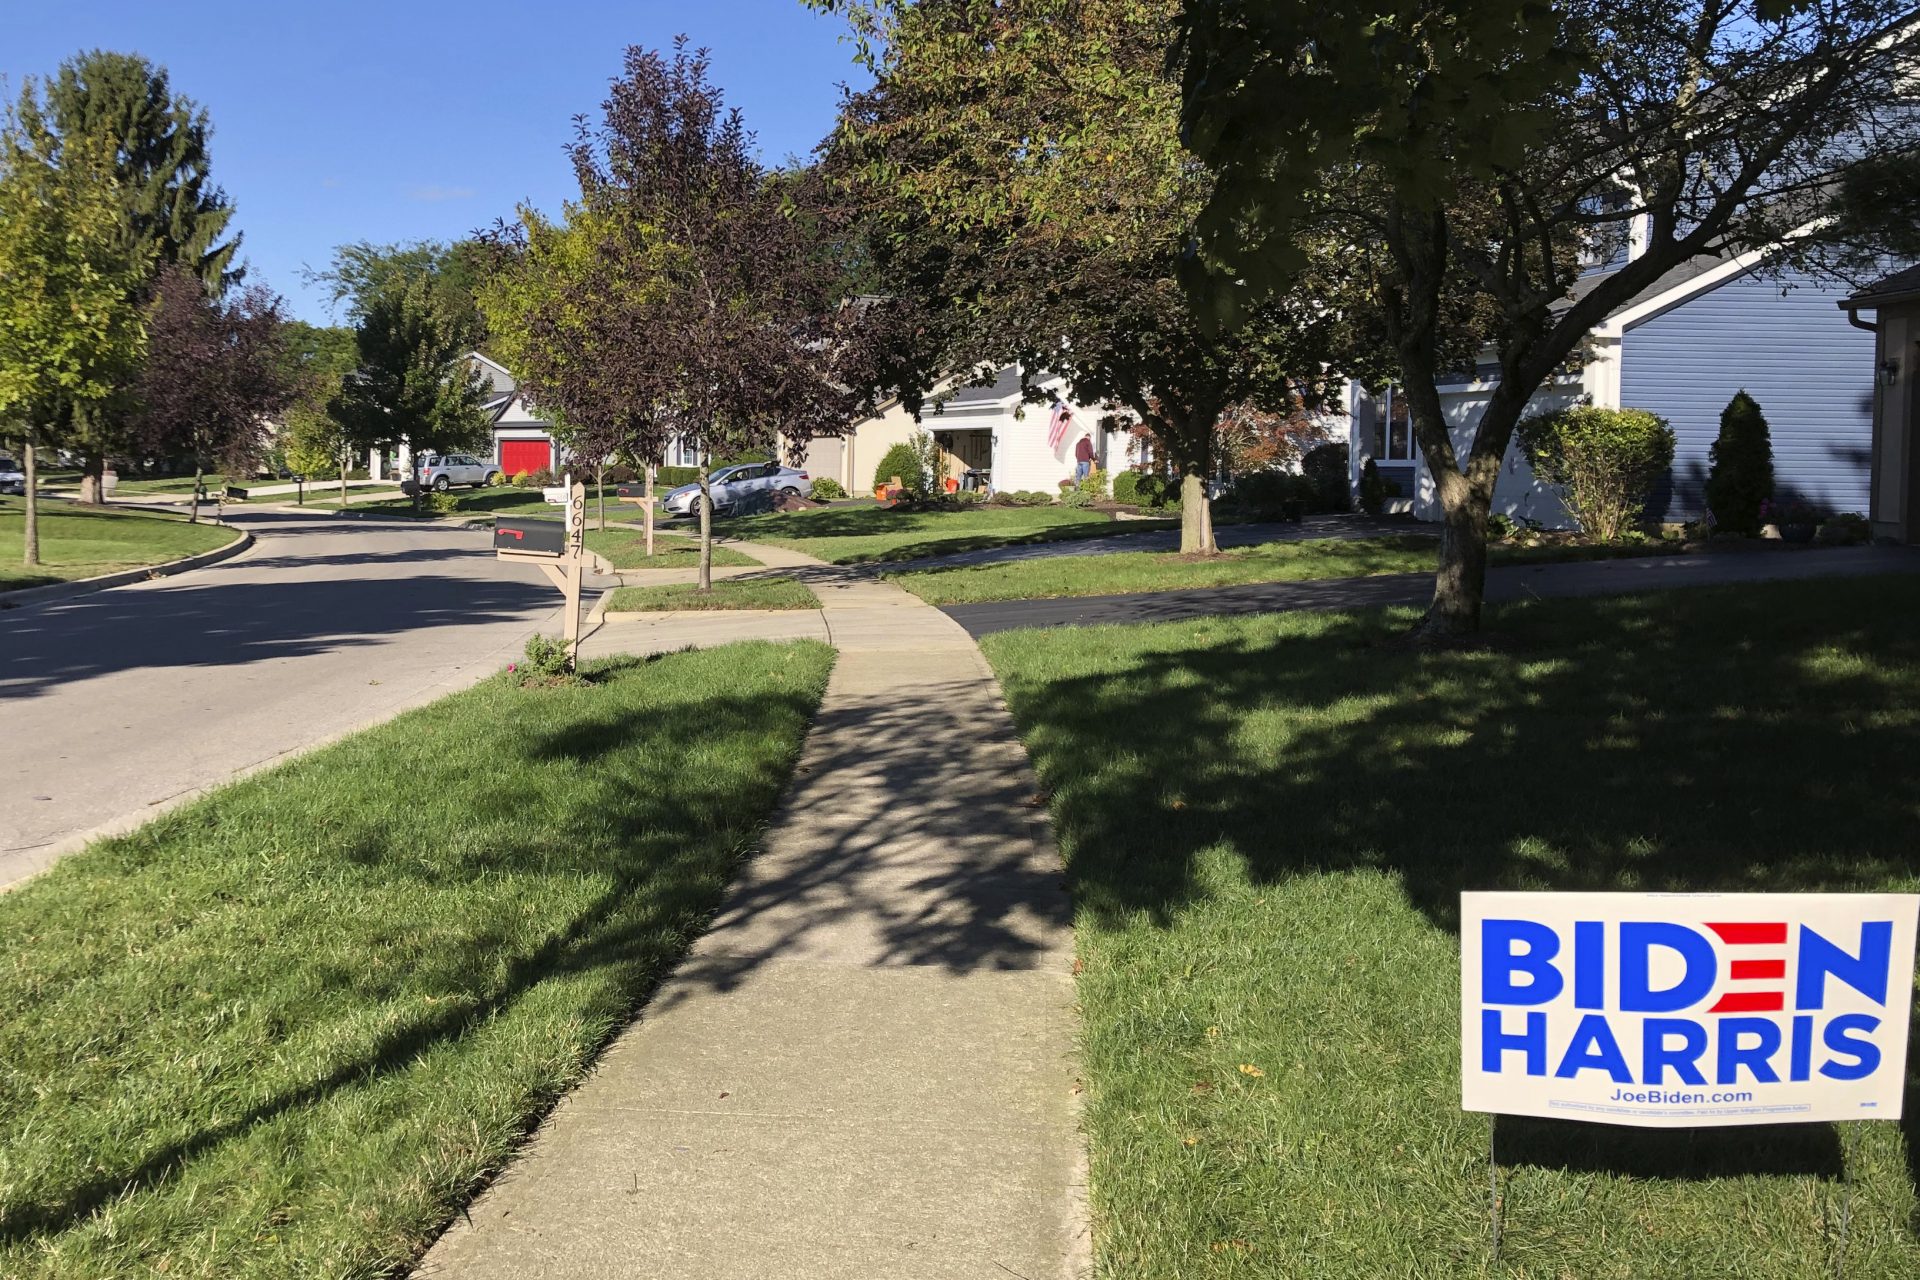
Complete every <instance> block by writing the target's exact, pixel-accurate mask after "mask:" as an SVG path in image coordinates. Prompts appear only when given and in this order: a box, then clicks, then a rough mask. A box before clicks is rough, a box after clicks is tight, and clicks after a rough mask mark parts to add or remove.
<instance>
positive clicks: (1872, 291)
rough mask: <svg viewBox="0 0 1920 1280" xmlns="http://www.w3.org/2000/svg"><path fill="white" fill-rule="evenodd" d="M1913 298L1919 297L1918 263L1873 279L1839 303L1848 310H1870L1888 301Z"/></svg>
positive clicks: (1919, 269) (1919, 268) (1908, 300)
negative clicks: (1870, 282)
mask: <svg viewBox="0 0 1920 1280" xmlns="http://www.w3.org/2000/svg"><path fill="white" fill-rule="evenodd" d="M1915 299H1920V264H1915V265H1914V266H1911V267H1908V268H1907V269H1906V270H1905V271H1896V272H1894V273H1893V274H1892V275H1890V276H1886V277H1884V278H1882V279H1879V280H1875V281H1874V282H1873V283H1872V284H1870V285H1868V286H1867V287H1866V288H1864V289H1862V290H1861V291H1860V292H1858V293H1856V294H1854V295H1853V296H1852V297H1851V298H1848V299H1846V300H1845V301H1843V302H1842V303H1841V304H1840V305H1841V306H1842V307H1845V308H1847V309H1849V310H1852V309H1854V308H1865V309H1868V310H1871V309H1873V308H1875V307H1880V306H1884V305H1886V304H1888V303H1892V302H1912V301H1914V300H1915Z"/></svg>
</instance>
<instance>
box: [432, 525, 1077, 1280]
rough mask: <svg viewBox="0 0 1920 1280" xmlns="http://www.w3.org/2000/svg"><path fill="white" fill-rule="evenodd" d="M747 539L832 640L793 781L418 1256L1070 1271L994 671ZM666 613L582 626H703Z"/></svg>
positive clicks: (1061, 995) (1056, 1096) (612, 635)
mask: <svg viewBox="0 0 1920 1280" xmlns="http://www.w3.org/2000/svg"><path fill="white" fill-rule="evenodd" d="M743 549H744V550H747V551H748V553H749V554H752V555H754V556H755V557H756V558H762V559H763V560H764V561H765V562H766V563H767V564H768V565H769V567H771V568H792V567H799V566H800V565H801V564H803V563H804V564H805V565H806V566H807V567H808V568H809V569H810V572H809V574H808V577H809V581H810V584H811V585H812V586H813V588H814V590H815V592H816V593H818V594H819V596H820V597H821V602H822V608H821V609H820V610H819V611H818V612H817V613H814V612H811V611H805V612H802V613H800V614H799V616H800V617H802V618H815V619H818V623H819V625H820V626H821V628H822V629H823V630H824V633H825V634H826V635H827V636H828V637H829V638H830V639H831V642H832V643H833V644H835V645H836V646H837V647H838V648H839V654H840V656H839V659H838V662H837V664H836V666H835V668H834V673H833V677H832V681H831V683H830V685H829V688H828V691H827V696H826V701H825V702H824V704H823V705H822V707H821V711H820V715H819V718H818V720H817V722H816V724H815V726H814V729H813V732H812V734H811V736H810V737H809V738H808V741H807V746H806V749H805V751H804V754H803V756H802V759H801V761H800V764H799V766H798V769H797V771H796V774H795V778H794V782H793V784H792V786H791V787H790V788H789V791H788V793H787V796H786V798H785V800H784V802H783V805H782V808H781V810H780V811H779V812H778V813H777V814H776V816H775V819H774V822H773V825H772V827H771V829H770V830H769V831H768V833H767V836H766V840H765V844H764V849H763V851H762V852H761V853H760V854H759V855H758V856H756V857H754V858H753V859H752V860H751V861H750V862H749V863H748V864H747V865H746V867H745V869H744V870H743V872H742V874H741V877H740V879H739V881H738V882H737V883H736V885H735V886H734V888H733V890H732V891H731V893H730V895H729V897H728V898H727V900H726V902H725V904H724V905H723V907H722V910H721V913H720V915H719V917H718V918H717V919H716V921H715V923H714V925H713V928H712V929H711V930H710V931H709V932H708V933H707V934H706V935H705V937H703V938H702V939H701V940H700V942H699V943H697V944H696V946H695V948H694V950H693V953H692V954H691V955H690V956H689V958H688V959H687V961H686V962H685V963H684V964H683V965H682V966H681V968H680V969H679V971H678V972H677V973H675V974H674V976H673V977H672V978H670V979H669V980H668V981H667V982H666V983H665V984H664V985H663V986H662V988H661V989H660V991H658V992H657V993H656V994H655V995H654V997H653V999H652V1001H651V1002H650V1003H649V1004H648V1005H647V1006H646V1008H645V1009H644V1010H643V1011H642V1013H641V1015H640V1018H639V1021H637V1022H636V1023H635V1024H634V1025H633V1026H631V1027H630V1028H628V1029H627V1031H626V1032H624V1033H623V1034H622V1035H621V1036H620V1037H619V1038H618V1039H617V1040H616V1041H615V1043H614V1044H613V1046H612V1047H611V1048H610V1049H609V1050H608V1051H607V1053H606V1054H605V1056H604V1057H603V1058H602V1060H601V1061H600V1063H599V1064H598V1065H597V1066H596V1067H595V1069H594V1071H593V1073H592V1074H591V1075H590V1076H589V1078H588V1079H587V1080H586V1081H585V1082H584V1083H583V1084H582V1085H581V1086H580V1088H578V1089H577V1090H575V1091H574V1093H573V1094H571V1095H570V1096H569V1097H568V1098H567V1099H565V1100H564V1101H562V1102H561V1103H560V1105H559V1106H558V1107H557V1108H556V1109H555V1111H554V1113H553V1115H552V1116H551V1117H550V1118H549V1119H548V1121H547V1122H546V1123H545V1124H544V1125H543V1126H542V1128H541V1130H540V1132H539V1133H538V1134H537V1135H536V1137H535V1139H534V1141H533V1143H532V1145H531V1147H530V1149H529V1150H528V1151H527V1152H525V1153H524V1155H523V1157H522V1158H521V1159H520V1160H519V1161H517V1162H516V1163H515V1164H514V1165H513V1166H512V1167H511V1168H509V1169H508V1170H507V1172H506V1173H505V1174H504V1175H503V1176H502V1177H501V1179H500V1181H499V1182H498V1183H497V1184H496V1185H495V1186H494V1187H493V1188H491V1189H490V1190H489V1191H488V1192H487V1193H486V1194H485V1195H484V1196H482V1197H481V1199H480V1200H479V1201H478V1203H476V1204H475V1205H474V1206H473V1208H472V1210H471V1213H470V1216H468V1217H467V1218H464V1219H462V1220H461V1221H459V1222H457V1223H456V1224H455V1225H454V1227H453V1228H452V1229H451V1230H449V1231H448V1233H447V1234H446V1235H445V1236H444V1237H443V1238H442V1239H441V1240H440V1242H439V1243H438V1244H437V1245H436V1246H435V1247H434V1248H433V1250H432V1251H431V1252H430V1253H429V1254H428V1256H427V1258H426V1260H425V1262H424V1263H423V1266H422V1274H424V1275H429V1276H461V1277H465V1276H473V1277H506V1276H543V1277H573V1276H579V1277H585V1276H594V1277H602V1276H636V1277H640V1276H645V1277H675V1278H679V1277H685V1278H686V1280H694V1278H695V1277H699V1278H700V1280H732V1278H734V1277H739V1278H741V1280H745V1278H746V1277H755V1278H756V1280H758V1278H761V1277H806V1278H807V1280H815V1278H818V1280H829V1278H833V1277H846V1278H848V1280H855V1278H864V1277H873V1278H875V1280H878V1278H880V1277H888V1278H894V1277H911V1278H913V1280H945V1278H947V1277H953V1278H955V1280H958V1278H960V1277H967V1278H969V1280H971V1278H976V1277H977V1278H979V1280H1004V1278H1005V1277H1007V1276H1009V1275H1016V1276H1023V1277H1027V1278H1028V1280H1042V1278H1043V1277H1044V1278H1046V1280H1068V1278H1070V1277H1077V1276H1079V1275H1081V1274H1083V1273H1084V1272H1085V1270H1086V1269H1087V1268H1088V1266H1089V1265H1090V1257H1089V1248H1088V1238H1087V1227H1086V1217H1085V1209H1084V1205H1083V1202H1082V1199H1081V1193H1082V1189H1083V1183H1084V1171H1083V1164H1082V1159H1081V1152H1082V1145H1081V1140H1080V1135H1079V1131H1078V1126H1077V1118H1076V1113H1075V1104H1074V1096H1073V1095H1074V1088H1075V1080H1074V1070H1075V1067H1074V1060H1073V1038H1074V1026H1075V1024H1074V1017H1073V978H1072V963H1073V939H1072V933H1071V930H1070V928H1069V917H1068V901H1067V896H1066V893H1065V890H1064V885H1063V880H1062V873H1061V869H1060V865H1059V856H1058V853H1057V851H1056V850H1055V849H1054V847H1053V845H1052V842H1051V839H1050V836H1049V834H1048V831H1047V827H1046V821H1045V812H1044V810H1042V809H1041V808H1039V807H1037V805H1036V804H1035V803H1034V796H1035V793H1036V791H1037V784H1036V782H1035V780H1034V778H1033V776H1032V773H1031V771H1030V768H1029V765H1028V762H1027V759H1026V754H1025V752H1024V750H1023V749H1022V747H1021V746H1020V744H1019V741H1018V740H1017V738H1016V737H1015V736H1014V732H1013V725H1012V722H1011V720H1010V718H1009V717H1008V715H1007V712H1006V709H1005V706H1004V704H1003V702H1002V700H1001V695H1000V690H999V687H998V685H997V683H996V682H995V680H994V678H993V675H992V673H991V671H990V670H989V669H988V667H987V665H986V663H985V661H984V659H982V658H981V656H980V653H979V650H978V649H977V648H976V647H975V646H974V644H973V642H972V641H971V640H970V639H969V638H968V637H967V635H966V633H965V632H964V631H962V630H961V629H960V628H959V627H958V626H956V625H955V624H954V623H953V622H952V621H951V620H949V619H948V618H946V617H945V616H944V615H942V614H941V613H940V612H938V611H937V610H935V609H932V608H930V607H928V606H926V605H924V604H922V603H921V602H920V601H918V600H917V599H915V598H914V597H912V596H909V595H907V594H906V593H905V592H903V591H901V590H899V589H898V588H895V587H892V586H889V585H887V584H885V583H879V582H873V581H870V580H865V579H863V578H862V577H860V576H859V575H856V574H853V573H848V572H844V571H837V570H828V569H825V568H824V567H814V563H813V562H808V561H806V558H805V557H796V556H795V554H794V553H792V552H781V551H778V550H777V549H775V548H761V547H746V548H743ZM691 625H692V626H698V625H710V624H709V623H708V620H707V619H699V620H697V621H696V622H694V623H692V624H691ZM671 633H672V628H671V627H670V626H666V625H660V626H655V627H652V628H650V629H645V630H642V629H637V628H636V626H635V624H616V625H614V626H610V627H608V628H605V629H604V630H603V631H602V632H601V633H599V634H598V635H596V636H595V637H594V639H593V641H592V642H591V644H590V648H592V649H593V650H594V651H596V652H607V651H612V650H613V649H615V648H617V647H619V646H620V645H622V644H625V643H633V644H636V645H641V646H644V647H648V648H653V647H660V646H664V645H670V646H671V647H679V645H680V644H685V643H689V642H699V637H698V636H696V635H694V634H693V633H692V631H691V630H688V631H686V632H684V633H683V635H684V637H685V638H682V639H680V640H679V642H678V643H674V640H675V637H674V636H673V635H672V634H671Z"/></svg>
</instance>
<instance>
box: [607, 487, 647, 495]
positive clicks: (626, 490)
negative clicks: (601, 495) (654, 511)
mask: <svg viewBox="0 0 1920 1280" xmlns="http://www.w3.org/2000/svg"><path fill="white" fill-rule="evenodd" d="M613 496H614V497H616V498H644V497H646V496H647V486H645V485H644V484H619V485H615V486H614V487H613Z"/></svg>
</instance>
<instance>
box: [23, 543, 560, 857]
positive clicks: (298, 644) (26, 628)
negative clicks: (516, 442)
mask: <svg viewBox="0 0 1920 1280" xmlns="http://www.w3.org/2000/svg"><path fill="white" fill-rule="evenodd" d="M231 523H233V524H235V525H236V526H239V527H242V528H245V529H247V530H248V531H250V532H251V533H253V535H254V536H255V538H256V539H257V542H256V545H255V546H254V547H253V548H252V549H251V550H249V551H247V552H245V553H244V554H242V555H240V556H238V557H236V558H234V559H232V560H229V561H226V562H225V563H222V564H219V565H216V566H214V567H212V568H209V569H202V570H198V571H195V572H191V573H186V574H182V575H180V576H179V577H175V578H167V579H162V580H159V581H155V582H149V583H141V584H139V585H137V586H132V587H122V588H119V589H116V590H112V591H103V592H99V593H97V594H94V595H90V596H82V597H78V598H75V599H72V600H66V601H61V602H58V603H53V604H46V605H40V606H27V607H23V608H20V609H17V610H7V609H4V608H0V725H4V726H5V729H6V732H5V741H6V746H7V750H6V753H5V757H4V759H0V885H4V884H6V883H9V882H11V881H14V880H17V879H19V878H21V877H22V876H25V875H28V874H31V873H32V872H34V871H36V870H38V869H39V868H40V867H42V866H45V865H46V864H47V863H49V862H51V861H52V860H53V859H54V858H55V857H58V856H59V855H60V854H61V853H64V852H66V851H67V850H68V849H69V848H70V847H75V846H77V845H78V844H80V843H83V842H84V838H85V836H86V835H87V834H88V833H99V832H100V831H101V830H102V829H120V828H122V827H128V826H132V825H136V824H137V823H138V822H139V821H141V820H143V819H144V818H146V817H149V816H151V815H152V814H154V813H156V812H158V811H159V810H160V809H161V808H162V807H164V806H166V805H167V804H169V803H170V802H173V801H176V800H178V799H180V798H182V797H184V796H186V795H189V794H191V793H193V792H195V791H198V790H199V789H201V788H204V787H207V786H209V785H212V784H214V783H218V782H221V781H224V780H226V779H228V778H231V777H233V776H234V775H235V774H236V773H239V772H242V771H245V770H248V769H252V768H254V767H257V766H259V765H262V764H265V763H268V762H271V761H273V760H275V759H277V758H278V757H281V756H283V755H286V754H287V753H289V752H293V751H298V750H301V749H302V748H305V747H309V746H312V745H314V744H316V743H319V742H322V741H325V740H327V739H329V738H332V737H335V736H338V735H339V734H341V733H344V732H346V731H348V730H351V729H354V728H359V727H361V726H364V725H366V724H369V723H372V722H375V721H378V720H381V719H384V718H386V717H387V716H389V715H392V714H393V713H394V712H395V711H397V710H400V709H402V708H404V707H408V706H413V705H415V704H418V703H421V702H425V701H427V700H429V699H431V698H433V697H435V696H437V695H439V694H441V693H444V692H447V691H449V690H451V689H455V688H458V687H461V686H463V685H465V684H468V683H470V682H472V681H473V680H475V679H477V678H479V677H480V676H481V675H484V674H485V673H487V672H488V671H491V670H494V669H496V668H497V667H499V666H501V665H504V663H505V662H506V661H507V660H508V659H509V657H510V656H512V655H513V654H514V653H515V652H516V651H517V650H518V649H519V648H520V646H521V645H522V644H524V642H525V638H526V636H527V635H528V634H530V633H531V632H533V631H535V630H546V631H549V632H555V633H557V632H558V630H559V621H558V617H557V612H558V610H557V606H558V602H559V596H558V594H557V593H556V592H555V591H554V590H553V589H552V588H551V587H549V586H548V585H547V584H546V582H545V580H544V579H543V578H541V577H540V576H539V574H538V572H537V571H536V570H534V569H532V568H530V567H522V566H510V565H505V564H501V563H499V562H497V561H496V560H495V559H494V557H493V552H492V546H491V542H490V541H489V539H488V538H487V535H486V533H485V532H484V531H483V530H474V529H460V528H455V527H451V526H446V525H437V524H435V525H417V524H410V523H405V522H401V521H383V520H371V519H350V520H348V519H342V518H340V517H319V518H313V517H305V516H297V515H293V514H291V513H273V512H256V513H247V514H243V515H238V516H236V517H235V518H234V519H233V520H232V521H231ZM4 599H5V597H4V596H0V602H4Z"/></svg>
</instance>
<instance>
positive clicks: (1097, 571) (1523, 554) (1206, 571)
mask: <svg viewBox="0 0 1920 1280" xmlns="http://www.w3.org/2000/svg"><path fill="white" fill-rule="evenodd" d="M1438 550H1439V541H1438V540H1437V539H1436V538H1433V537H1421V536H1418V535H1414V534H1407V535H1400V536H1395V537H1388V538H1362V539H1351V540H1342V539H1336V538H1322V539H1315V540H1313V541H1309V542H1267V543H1262V544H1261V545H1259V546H1254V547H1234V548H1232V549H1230V550H1227V551H1223V552H1221V553H1220V554H1219V555H1218V556H1210V557H1205V558H1192V559H1190V558H1186V557H1183V556H1179V555H1173V554H1169V553H1165V552H1157V551H1123V552H1118V553H1115V554H1112V555H1098V556H1046V557H1043V558H1039V559H1034V560H1013V561H1008V562H1006V563H1003V564H982V565H970V566H954V567H950V568H942V569H921V570H917V571H907V572H902V573H894V574H889V575H887V576H888V577H889V578H891V579H892V580H893V581H894V582H896V583H898V584H899V585H900V586H903V587H905V588H906V589H907V590H909V591H911V592H913V594H915V595H917V596H919V597H920V598H921V599H922V600H925V601H927V602H928V603H929V604H969V603H974V602H977V601H983V600H1032V599H1038V598H1041V597H1047V596H1104V595H1123V594H1127V593H1130V592H1138V591H1175V590H1179V589H1181V588H1183V587H1226V586H1239V585H1242V584H1245V583H1250V582H1298V581H1304V580H1306V579H1309V578H1357V577H1363V576H1366V575H1370V574H1378V573H1420V572H1427V573H1431V572H1432V571H1433V566H1434V557H1435V556H1436V555H1437V554H1438ZM1679 550H1680V548H1679V547H1677V546H1672V547H1664V546H1661V545H1659V544H1657V543H1645V544H1639V545H1633V544H1621V545H1619V546H1553V545H1548V546H1538V547H1517V546H1516V547H1508V546H1496V547H1494V548H1493V550H1492V563H1494V564H1496V565H1500V564H1539V563H1543V562H1546V561H1552V560H1601V559H1611V558H1613V557H1616V556H1641V555H1672V554H1675V553H1677V552H1678V551H1679Z"/></svg>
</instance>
